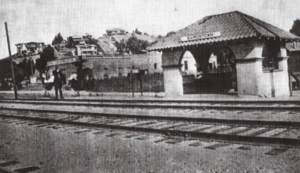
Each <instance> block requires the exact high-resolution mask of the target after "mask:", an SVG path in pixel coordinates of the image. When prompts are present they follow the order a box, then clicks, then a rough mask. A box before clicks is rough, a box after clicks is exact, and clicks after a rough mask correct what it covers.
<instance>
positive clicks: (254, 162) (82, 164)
mask: <svg viewBox="0 0 300 173" xmlns="http://www.w3.org/2000/svg"><path fill="white" fill-rule="evenodd" d="M56 127H57V128H58V129H56V128H47V127H37V126H30V125H28V124H15V123H6V122H0V132H1V133H0V160H14V159H15V160H18V161H19V162H20V164H18V165H15V166H11V167H10V168H11V169H15V168H19V167H22V166H40V167H41V170H39V171H36V172H47V173H48V172H49V173H51V172H56V173H77V172H78V173H82V172H88V173H90V172H91V173H94V172H95V173H96V172H101V173H102V172H103V173H110V172H115V173H119V172H124V173H129V172H130V173H131V172H136V173H140V172H141V173H144V172H145V173H154V172H155V173H158V172H162V173H165V172H167V173H169V172H180V173H181V172H186V173H190V172H191V173H193V172H195V173H199V172H201V173H212V172H213V173H216V172H218V173H220V172H231V173H234V172H236V173H240V172H245V173H257V172H259V173H265V172H266V173H275V172H276V173H298V172H299V167H300V150H299V149H292V148H291V149H288V150H287V151H286V152H284V153H281V154H279V155H267V154H265V153H266V152H268V151H270V150H271V149H272V147H269V146H250V150H240V149H238V147H240V146H241V145H237V144H234V145H229V146H224V147H220V148H217V149H215V150H210V149H206V148H205V147H206V146H210V145H213V144H215V143H216V142H203V141H200V143H199V146H189V144H192V143H195V142H196V143H197V142H199V141H196V140H192V141H183V142H180V143H177V144H168V143H166V142H159V143H155V142H154V141H156V140H158V139H161V138H163V136H160V135H154V134H146V135H145V134H137V135H138V136H137V137H133V138H125V136H127V135H128V134H133V133H132V132H130V133H129V132H118V131H109V130H105V131H104V133H98V134H93V133H94V132H97V131H103V129H92V130H91V131H87V132H82V133H78V131H80V129H79V128H73V127H63V128H59V127H61V126H59V125H57V126H56ZM114 133H120V134H119V135H116V136H113V137H107V136H106V135H108V134H114ZM140 136H146V139H144V140H138V139H136V138H138V137H140Z"/></svg>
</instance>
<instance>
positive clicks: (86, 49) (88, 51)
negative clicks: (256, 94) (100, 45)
mask: <svg viewBox="0 0 300 173" xmlns="http://www.w3.org/2000/svg"><path fill="white" fill-rule="evenodd" d="M76 50H77V55H78V56H82V55H97V53H98V51H97V46H96V45H93V44H78V45H76Z"/></svg>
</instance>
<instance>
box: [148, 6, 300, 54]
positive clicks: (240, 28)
mask: <svg viewBox="0 0 300 173" xmlns="http://www.w3.org/2000/svg"><path fill="white" fill-rule="evenodd" d="M206 33H219V35H218V36H215V37H206V38H205V37H203V38H202V39H198V40H193V41H181V37H187V36H194V35H199V34H206ZM250 37H272V38H280V39H289V40H300V38H299V37H297V36H296V35H294V34H291V33H289V32H286V31H284V30H282V29H279V28H277V27H275V26H273V25H271V24H268V23H265V22H263V21H261V20H259V19H256V18H254V17H251V16H249V15H246V14H243V13H241V12H239V11H234V12H229V13H224V14H218V15H212V16H207V17H204V18H203V19H201V20H199V21H197V22H195V23H193V24H191V25H189V26H187V27H185V28H183V29H181V30H179V31H177V32H176V34H172V35H170V36H169V37H164V38H162V39H161V40H160V41H158V42H157V43H156V44H154V45H152V46H151V47H148V50H161V49H169V48H176V47H184V46H190V45H196V44H206V43H213V42H221V41H229V40H237V39H241V38H250Z"/></svg>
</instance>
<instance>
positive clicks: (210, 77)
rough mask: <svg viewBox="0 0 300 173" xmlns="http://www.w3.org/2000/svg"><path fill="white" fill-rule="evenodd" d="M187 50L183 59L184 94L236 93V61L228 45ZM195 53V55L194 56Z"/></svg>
mask: <svg viewBox="0 0 300 173" xmlns="http://www.w3.org/2000/svg"><path fill="white" fill-rule="evenodd" d="M192 52H193V53H191V52H189V51H186V52H185V53H184V55H183V57H182V59H181V65H182V67H181V74H182V81H183V92H184V94H194V93H212V94H227V93H230V94H235V93H236V91H237V82H236V80H237V79H236V62H235V56H234V53H233V51H232V50H231V49H230V48H229V47H227V46H214V47H213V48H212V49H211V50H208V49H204V48H202V49H199V50H195V51H192ZM193 55H195V56H193Z"/></svg>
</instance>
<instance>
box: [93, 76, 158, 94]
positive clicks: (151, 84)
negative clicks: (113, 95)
mask: <svg viewBox="0 0 300 173" xmlns="http://www.w3.org/2000/svg"><path fill="white" fill-rule="evenodd" d="M141 78H142V85H143V86H142V87H143V91H144V92H163V91H164V82H163V81H164V76H163V74H162V73H154V74H148V75H143V76H142V77H141ZM133 81H134V91H135V92H139V91H140V90H141V88H140V82H139V81H138V79H137V77H133ZM93 90H94V91H96V92H131V91H132V85H131V78H130V77H129V76H128V77H124V76H123V77H112V78H110V79H96V80H94V87H93Z"/></svg>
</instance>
